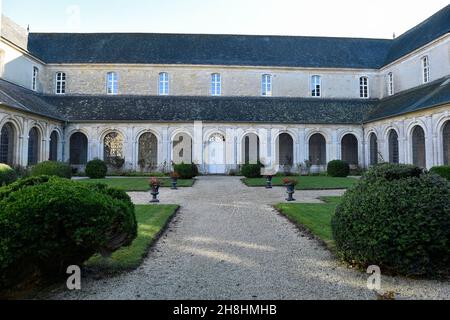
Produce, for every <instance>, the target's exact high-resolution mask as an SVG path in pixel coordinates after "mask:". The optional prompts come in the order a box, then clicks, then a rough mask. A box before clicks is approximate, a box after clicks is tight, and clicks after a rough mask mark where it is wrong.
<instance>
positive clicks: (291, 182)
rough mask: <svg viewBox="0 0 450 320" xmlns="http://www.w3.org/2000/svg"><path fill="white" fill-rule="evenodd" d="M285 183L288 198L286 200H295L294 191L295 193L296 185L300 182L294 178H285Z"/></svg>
mask: <svg viewBox="0 0 450 320" xmlns="http://www.w3.org/2000/svg"><path fill="white" fill-rule="evenodd" d="M283 183H284V185H285V186H286V189H287V194H288V198H287V199H286V201H289V202H290V201H295V199H294V197H293V196H294V193H295V186H296V185H297V184H298V180H296V179H293V178H284V179H283Z"/></svg>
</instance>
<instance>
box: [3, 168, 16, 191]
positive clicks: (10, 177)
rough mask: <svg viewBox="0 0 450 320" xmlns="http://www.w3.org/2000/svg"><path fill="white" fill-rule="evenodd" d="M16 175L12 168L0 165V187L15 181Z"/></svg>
mask: <svg viewBox="0 0 450 320" xmlns="http://www.w3.org/2000/svg"><path fill="white" fill-rule="evenodd" d="M16 179H17V175H16V172H15V171H14V169H13V168H11V167H10V166H8V165H7V164H4V163H0V187H1V186H3V185H8V184H10V183H13V182H14V181H16Z"/></svg>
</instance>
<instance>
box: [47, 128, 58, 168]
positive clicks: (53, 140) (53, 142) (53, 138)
mask: <svg viewBox="0 0 450 320" xmlns="http://www.w3.org/2000/svg"><path fill="white" fill-rule="evenodd" d="M49 160H50V161H58V133H57V132H56V131H53V132H52V134H51V135H50V152H49Z"/></svg>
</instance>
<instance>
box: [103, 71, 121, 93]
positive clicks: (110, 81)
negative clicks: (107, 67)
mask: <svg viewBox="0 0 450 320" xmlns="http://www.w3.org/2000/svg"><path fill="white" fill-rule="evenodd" d="M118 93H119V81H118V77H117V73H115V72H108V74H107V75H106V94H118Z"/></svg>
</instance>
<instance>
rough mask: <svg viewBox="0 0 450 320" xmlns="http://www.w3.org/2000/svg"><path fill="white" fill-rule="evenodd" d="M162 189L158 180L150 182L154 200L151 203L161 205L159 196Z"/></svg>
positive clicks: (153, 179)
mask: <svg viewBox="0 0 450 320" xmlns="http://www.w3.org/2000/svg"><path fill="white" fill-rule="evenodd" d="M160 187H161V183H160V182H159V180H158V179H156V178H152V179H151V180H150V188H151V192H150V193H151V195H152V200H150V203H159V200H158V195H159V188H160Z"/></svg>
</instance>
